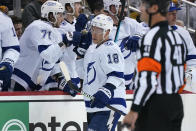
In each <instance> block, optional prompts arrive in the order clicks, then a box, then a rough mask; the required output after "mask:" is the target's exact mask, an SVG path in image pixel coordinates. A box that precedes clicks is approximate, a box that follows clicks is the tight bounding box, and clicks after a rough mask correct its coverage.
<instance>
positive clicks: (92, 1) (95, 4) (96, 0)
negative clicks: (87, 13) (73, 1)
mask: <svg viewBox="0 0 196 131" xmlns="http://www.w3.org/2000/svg"><path fill="white" fill-rule="evenodd" d="M86 1H87V3H88V6H89V8H90V10H91V11H92V12H94V11H95V10H96V11H101V10H102V9H103V8H104V3H103V0H86Z"/></svg>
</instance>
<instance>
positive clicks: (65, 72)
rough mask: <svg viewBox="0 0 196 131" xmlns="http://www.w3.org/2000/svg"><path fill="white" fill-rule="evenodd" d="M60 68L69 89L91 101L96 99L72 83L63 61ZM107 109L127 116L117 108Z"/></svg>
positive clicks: (108, 106) (110, 107)
mask: <svg viewBox="0 0 196 131" xmlns="http://www.w3.org/2000/svg"><path fill="white" fill-rule="evenodd" d="M59 66H60V69H61V71H62V73H63V75H64V77H65V79H66V81H67V83H68V85H69V87H70V88H71V89H73V90H74V91H76V92H78V93H80V94H82V95H84V96H86V97H88V98H90V99H91V100H94V99H95V98H94V97H93V96H91V95H89V94H88V93H86V92H84V91H82V90H80V89H78V88H77V87H76V86H75V85H74V84H73V83H72V81H71V78H70V75H69V72H68V69H67V66H66V65H65V63H64V62H63V61H61V62H60V63H59ZM106 107H107V108H109V109H111V110H113V111H115V112H118V113H119V114H120V115H123V116H125V115H126V114H125V113H123V112H121V111H120V110H118V109H116V108H114V107H112V106H110V105H106Z"/></svg>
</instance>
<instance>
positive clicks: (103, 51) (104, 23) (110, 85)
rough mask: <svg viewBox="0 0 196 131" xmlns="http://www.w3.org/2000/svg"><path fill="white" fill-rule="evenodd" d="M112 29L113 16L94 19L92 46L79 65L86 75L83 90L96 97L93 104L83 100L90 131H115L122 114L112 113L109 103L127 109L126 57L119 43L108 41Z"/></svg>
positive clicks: (101, 15)
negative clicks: (108, 106)
mask: <svg viewBox="0 0 196 131" xmlns="http://www.w3.org/2000/svg"><path fill="white" fill-rule="evenodd" d="M112 28H113V21H112V19H111V18H110V17H108V16H106V15H104V14H100V15H98V16H96V17H95V18H94V19H93V20H92V28H91V33H92V44H91V46H90V47H89V48H88V50H87V51H86V52H85V55H84V58H81V57H78V60H77V65H78V66H79V67H80V69H81V70H80V71H81V72H83V80H84V82H83V91H84V92H86V93H88V94H90V95H93V96H94V97H95V100H94V101H90V99H89V98H87V97H84V100H85V106H86V110H87V121H88V131H114V130H115V127H116V125H117V122H118V120H119V118H120V114H118V113H116V112H114V111H111V110H110V109H108V108H107V107H105V106H106V105H107V104H109V105H112V106H114V107H116V108H117V109H119V110H120V111H122V112H125V110H126V103H125V99H124V97H125V95H126V94H125V82H124V73H123V72H124V58H123V55H122V53H121V51H120V48H119V47H118V45H117V44H115V43H114V42H113V41H111V40H110V39H109V33H110V31H111V30H112Z"/></svg>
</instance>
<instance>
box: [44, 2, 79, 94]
mask: <svg viewBox="0 0 196 131" xmlns="http://www.w3.org/2000/svg"><path fill="white" fill-rule="evenodd" d="M58 2H59V3H61V4H62V5H63V6H64V7H65V12H64V20H63V22H62V23H61V25H60V28H57V30H58V31H59V32H60V33H61V35H62V37H63V42H64V43H67V47H66V48H65V51H64V54H63V56H62V58H61V60H62V61H64V62H65V63H66V65H67V67H68V70H69V73H70V76H71V79H72V82H74V83H75V84H77V85H78V86H79V87H80V84H79V83H80V78H79V77H78V74H77V72H76V65H75V61H76V54H75V53H74V52H73V48H74V47H75V45H76V44H77V43H80V41H81V34H80V32H75V23H76V17H77V16H78V15H79V13H80V12H81V0H58ZM57 68H58V64H57ZM57 68H54V70H55V71H54V70H53V72H54V73H52V74H58V73H60V70H56V69H57ZM45 72H46V71H45ZM56 76H57V77H58V75H55V76H50V77H49V78H48V80H47V82H46V84H45V85H44V86H43V88H42V89H43V90H56V89H57V90H58V89H62V90H63V91H64V92H68V93H70V90H69V88H67V87H66V88H64V86H62V84H61V83H64V79H63V78H62V77H60V78H57V79H52V78H54V77H56ZM71 95H72V96H75V95H76V92H73V94H71Z"/></svg>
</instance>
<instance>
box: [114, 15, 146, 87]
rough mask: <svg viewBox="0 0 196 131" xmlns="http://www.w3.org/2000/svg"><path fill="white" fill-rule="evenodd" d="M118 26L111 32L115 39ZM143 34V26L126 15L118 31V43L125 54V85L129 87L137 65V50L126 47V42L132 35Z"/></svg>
mask: <svg viewBox="0 0 196 131" xmlns="http://www.w3.org/2000/svg"><path fill="white" fill-rule="evenodd" d="M116 30H117V28H116V27H114V29H113V30H112V32H111V33H110V38H111V39H112V40H115V34H116ZM136 34H137V35H140V36H142V35H143V27H142V26H141V25H140V24H139V23H138V22H137V21H136V20H134V19H131V18H128V17H125V19H124V20H123V21H122V22H121V24H120V30H119V33H118V39H117V41H116V43H117V44H118V46H119V47H120V48H121V52H122V53H123V55H124V59H125V72H124V77H125V85H126V87H127V88H129V87H130V85H131V84H132V77H133V75H134V71H135V67H136V61H137V60H136V55H135V52H131V51H130V50H126V49H125V46H124V44H125V42H126V41H127V40H128V39H129V37H130V36H133V35H136Z"/></svg>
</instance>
